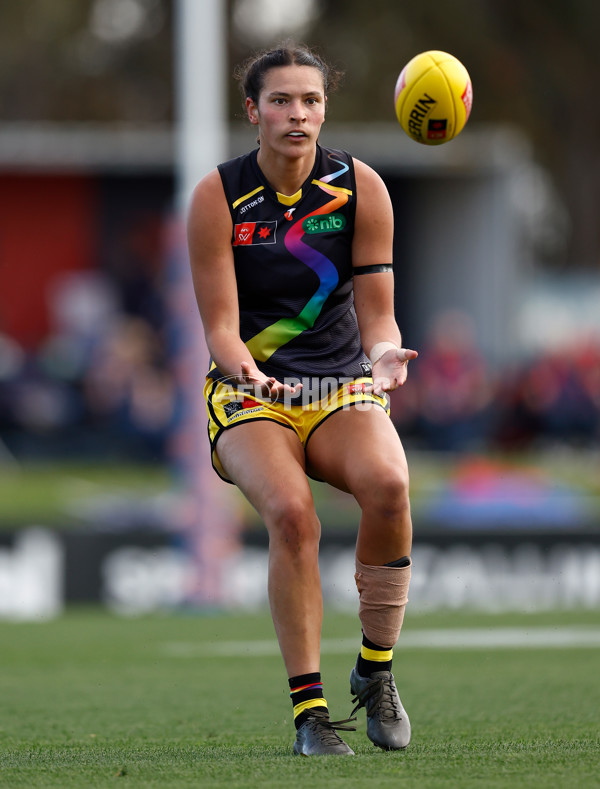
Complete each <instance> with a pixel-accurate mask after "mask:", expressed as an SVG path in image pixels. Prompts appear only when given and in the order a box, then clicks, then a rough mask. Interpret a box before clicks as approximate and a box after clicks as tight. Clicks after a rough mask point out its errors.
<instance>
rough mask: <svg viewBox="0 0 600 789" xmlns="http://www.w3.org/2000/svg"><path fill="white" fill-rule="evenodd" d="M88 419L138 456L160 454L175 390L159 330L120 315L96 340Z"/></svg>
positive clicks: (170, 422) (89, 376)
mask: <svg viewBox="0 0 600 789" xmlns="http://www.w3.org/2000/svg"><path fill="white" fill-rule="evenodd" d="M84 392H85V397H86V401H87V403H88V407H89V409H90V413H91V416H92V418H93V420H96V421H99V422H100V423H101V424H102V423H103V424H104V425H105V427H106V429H107V430H109V431H110V432H112V433H113V434H114V435H115V436H120V437H121V438H122V439H123V447H129V449H130V451H132V452H133V454H139V455H141V456H142V457H153V458H154V459H164V457H165V452H166V444H167V440H168V437H169V433H170V430H171V428H172V426H173V423H174V419H175V416H176V403H177V393H176V387H175V383H174V380H173V376H172V374H171V373H170V371H169V369H168V367H167V365H166V360H165V358H164V348H163V346H162V343H161V340H160V336H159V335H158V333H157V332H156V331H155V330H154V329H153V328H152V327H151V326H150V325H149V324H148V323H146V322H145V321H144V320H142V319H141V318H131V317H125V316H123V317H121V319H120V320H118V321H115V323H114V324H113V325H111V326H110V327H109V330H108V331H107V332H106V334H105V335H104V336H103V337H102V338H101V340H100V341H99V343H98V345H97V347H96V349H95V351H94V353H93V354H92V358H91V360H90V365H89V368H88V371H87V373H86V376H85V381H84Z"/></svg>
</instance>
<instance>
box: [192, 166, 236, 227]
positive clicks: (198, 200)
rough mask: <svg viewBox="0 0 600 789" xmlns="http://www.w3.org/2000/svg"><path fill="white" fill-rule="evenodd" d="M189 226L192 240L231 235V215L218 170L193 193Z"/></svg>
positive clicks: (200, 182)
mask: <svg viewBox="0 0 600 789" xmlns="http://www.w3.org/2000/svg"><path fill="white" fill-rule="evenodd" d="M187 225H188V235H189V237H190V238H200V237H207V236H212V235H223V237H229V236H230V235H231V227H232V223H231V215H230V213H229V206H228V204H227V198H226V196H225V190H224V189H223V183H222V181H221V175H220V173H219V170H218V169H217V168H215V169H214V170H211V171H210V172H209V173H208V174H207V175H205V176H204V178H202V180H201V181H199V182H198V184H197V185H196V187H195V189H194V191H193V192H192V197H191V200H190V204H189V210H188V216H187Z"/></svg>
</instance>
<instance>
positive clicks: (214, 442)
mask: <svg viewBox="0 0 600 789" xmlns="http://www.w3.org/2000/svg"><path fill="white" fill-rule="evenodd" d="M335 76H336V74H335V73H334V72H333V70H332V69H330V68H329V67H328V66H327V64H326V63H325V62H324V61H323V60H322V59H321V58H320V57H319V56H318V55H317V54H315V53H314V52H312V51H311V50H309V49H307V48H305V47H301V46H295V45H293V44H285V45H282V46H281V47H279V48H277V49H274V50H272V51H268V52H265V53H263V54H261V55H259V56H257V57H255V58H253V59H252V60H251V61H250V62H249V63H247V64H246V66H245V68H244V69H243V70H242V71H241V73H240V80H241V86H242V89H243V95H244V101H245V110H246V112H247V115H248V119H249V121H250V123H251V124H252V125H253V126H255V127H256V130H257V133H258V147H257V148H256V149H254V150H252V151H251V152H250V153H247V154H245V155H243V156H240V157H238V158H236V159H233V160H231V161H228V162H225V163H224V164H220V165H219V166H218V167H217V168H216V169H215V170H213V171H212V172H211V173H209V174H208V175H207V176H206V177H205V178H203V180H202V181H200V183H199V184H198V186H197V187H196V189H195V191H194V195H193V198H192V202H191V208H190V214H189V234H188V235H189V250H190V257H191V266H192V271H193V278H194V286H195V292H196V297H197V301H198V305H199V309H200V314H201V317H202V321H203V325H204V330H205V334H206V341H207V344H208V348H209V351H210V354H211V365H210V370H209V371H208V377H207V384H206V388H205V396H206V401H207V408H208V416H209V434H210V440H211V450H212V460H213V466H214V468H215V470H216V471H217V473H218V474H219V475H220V476H221V477H222V478H223V479H225V480H227V481H229V482H233V483H234V484H235V485H237V486H238V488H239V489H240V490H241V491H242V492H243V493H244V495H245V496H246V497H247V498H248V500H249V501H250V502H251V504H252V505H253V506H254V507H255V508H256V510H257V511H258V512H259V513H260V515H261V516H262V518H263V520H264V523H265V525H266V528H267V530H268V534H269V581H268V591H269V601H270V606H271V612H272V617H273V623H274V626H275V631H276V634H277V638H278V641H279V645H280V649H281V653H282V656H283V660H284V663H285V667H286V670H287V674H288V677H289V685H290V695H291V699H292V705H293V711H294V721H295V725H296V740H295V743H294V752H295V753H297V754H304V755H313V754H352V753H353V751H352V750H351V749H350V748H349V746H348V745H347V744H346V743H345V742H344V741H343V740H342V739H341V738H340V736H339V735H338V734H337V731H339V730H340V729H341V730H344V731H347V730H352V729H351V727H349V726H348V725H347V724H348V723H349V721H348V720H346V721H331V720H330V718H329V711H328V707H327V702H326V700H325V697H324V694H323V685H322V682H321V675H320V673H319V672H320V637H321V626H322V614H323V603H322V593H321V584H320V578H319V564H318V555H319V538H320V530H321V527H320V523H319V519H318V517H317V514H316V512H315V506H314V502H313V498H312V494H311V488H310V487H309V483H308V477H312V478H314V479H317V480H321V481H324V482H327V483H329V484H330V485H333V486H334V487H336V488H339V489H340V490H343V491H347V492H349V493H351V494H352V495H353V496H354V497H355V499H356V501H357V502H358V504H359V506H360V510H361V518H360V524H359V527H358V537H357V542H356V575H355V579H356V584H357V588H358V593H359V618H360V622H361V625H362V644H361V646H360V653H359V655H358V659H357V662H356V665H355V666H354V668H353V669H352V673H351V677H350V685H351V691H352V693H353V694H354V697H355V698H354V699H353V700H354V702H356V707H355V710H356V709H359V708H360V707H362V706H364V707H365V708H366V713H367V734H368V736H369V738H370V739H371V740H372V741H373V743H375V745H378V746H379V747H381V748H383V749H386V750H392V749H399V748H405V747H406V746H407V745H408V742H409V739H410V724H409V720H408V717H407V715H406V712H405V711H404V708H403V706H402V704H401V702H400V698H399V696H398V692H397V689H396V685H395V681H394V676H393V675H392V673H391V666H392V649H393V647H394V645H395V643H396V641H397V640H398V637H399V634H400V629H401V626H402V620H403V616H404V608H405V605H406V602H407V592H408V585H409V579H410V572H411V566H410V551H411V537H412V528H411V517H410V505H409V495H408V470H407V464H406V458H405V454H404V451H403V448H402V445H401V442H400V439H399V437H398V434H397V432H396V430H395V428H394V425H393V423H392V421H391V420H390V418H389V404H388V399H387V397H386V392H389V391H392V390H394V389H396V388H397V387H399V386H401V385H402V384H403V383H404V382H405V380H406V375H407V365H408V361H409V360H410V359H414V358H415V357H416V356H417V353H416V351H412V350H406V349H404V348H402V340H401V336H400V331H399V329H398V326H397V325H396V320H395V317H394V295H393V288H394V281H393V272H392V237H393V218H392V206H391V202H390V198H389V196H388V192H387V190H386V188H385V186H384V184H383V181H382V180H381V178H380V177H379V176H378V175H377V174H376V173H375V172H374V171H373V170H372V169H371V168H370V167H368V166H367V165H366V164H364V163H363V162H361V161H358V160H356V159H354V158H352V157H351V156H350V155H349V154H347V153H345V152H343V151H339V150H334V149H330V148H325V147H322V146H321V145H319V142H318V139H319V132H320V130H321V126H322V125H323V122H324V120H325V109H326V104H327V94H328V89H330V88H331V87H332V83H333V81H334V79H335ZM355 710H353V712H354V711H355Z"/></svg>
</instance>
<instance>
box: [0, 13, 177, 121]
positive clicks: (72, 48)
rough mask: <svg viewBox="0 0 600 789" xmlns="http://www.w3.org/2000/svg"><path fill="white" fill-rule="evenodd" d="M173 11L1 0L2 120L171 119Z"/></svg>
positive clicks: (0, 71)
mask: <svg viewBox="0 0 600 789" xmlns="http://www.w3.org/2000/svg"><path fill="white" fill-rule="evenodd" d="M171 12H172V2H171V0H59V2H56V0H25V2H14V1H13V0H0V108H1V110H0V112H1V115H2V118H3V120H5V121H6V120H8V121H10V120H15V121H16V120H19V121H32V122H35V121H63V122H79V121H100V122H104V121H137V122H157V121H168V120H170V119H171V114H172V72H173V64H172V58H173V46H172V33H171Z"/></svg>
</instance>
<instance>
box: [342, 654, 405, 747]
mask: <svg viewBox="0 0 600 789" xmlns="http://www.w3.org/2000/svg"><path fill="white" fill-rule="evenodd" d="M350 691H351V692H352V693H354V698H353V699H352V702H353V703H356V706H355V707H354V709H353V710H352V712H351V713H350V714H351V715H354V713H355V712H356V711H357V710H359V709H360V708H361V707H364V708H365V709H366V712H367V737H368V738H369V739H370V740H371V742H372V743H373V744H374V745H377V746H378V747H379V748H383V750H384V751H397V750H400V749H402V748H406V746H407V745H408V743H409V742H410V721H409V719H408V715H407V714H406V710H405V709H404V707H403V706H402V702H401V701H400V696H398V691H397V689H396V683H395V681H394V675H393V674H392V672H391V671H375V672H373V674H371V676H370V677H361V676H360V674H359V673H358V671H357V670H356V666H355V667H354V668H353V669H352V673H351V674H350Z"/></svg>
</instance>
